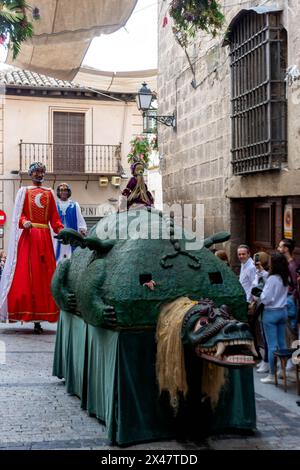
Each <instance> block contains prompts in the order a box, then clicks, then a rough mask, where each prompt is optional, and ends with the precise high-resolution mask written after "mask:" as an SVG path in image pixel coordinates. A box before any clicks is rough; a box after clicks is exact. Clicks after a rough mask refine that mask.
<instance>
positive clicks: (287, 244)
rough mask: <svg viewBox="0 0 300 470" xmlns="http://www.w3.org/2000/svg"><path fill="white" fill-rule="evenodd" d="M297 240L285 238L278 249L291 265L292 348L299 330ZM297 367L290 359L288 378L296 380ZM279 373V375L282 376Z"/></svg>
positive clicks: (288, 330)
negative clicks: (295, 250)
mask: <svg viewBox="0 0 300 470" xmlns="http://www.w3.org/2000/svg"><path fill="white" fill-rule="evenodd" d="M295 245H296V242H295V241H294V240H292V239H291V238H283V239H282V240H280V242H279V244H278V248H277V250H278V251H279V253H282V254H283V255H284V256H285V257H286V259H287V261H288V267H289V289H288V297H287V312H288V319H287V323H286V340H287V346H288V347H289V348H290V347H291V346H292V344H293V342H294V341H295V340H296V339H297V337H298V332H297V313H298V308H299V289H298V285H297V272H296V271H297V267H298V263H297V261H296V260H295V258H294V256H293V253H294V249H295ZM294 369H295V365H294V364H293V362H292V360H291V359H289V360H288V362H287V366H286V371H287V378H288V379H289V380H290V381H295V380H296V377H295V374H294V373H293V372H292V371H293V370H294ZM280 375H281V374H280V373H279V377H280Z"/></svg>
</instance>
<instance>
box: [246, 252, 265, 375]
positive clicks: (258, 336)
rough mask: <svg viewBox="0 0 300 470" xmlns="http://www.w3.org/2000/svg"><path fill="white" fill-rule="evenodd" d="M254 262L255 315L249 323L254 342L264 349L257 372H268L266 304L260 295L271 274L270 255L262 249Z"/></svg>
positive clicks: (253, 293)
mask: <svg viewBox="0 0 300 470" xmlns="http://www.w3.org/2000/svg"><path fill="white" fill-rule="evenodd" d="M253 259H254V264H255V268H256V275H255V279H254V281H253V284H252V290H251V293H252V295H253V304H254V305H253V317H249V324H250V326H251V325H252V329H253V336H254V342H255V346H256V348H257V350H259V348H260V347H261V348H262V349H263V357H262V360H261V362H260V363H259V364H257V369H256V372H258V373H259V374H260V373H267V372H269V352H268V344H267V341H266V337H265V333H264V328H263V324H262V316H263V310H264V306H263V304H262V303H261V301H260V295H261V292H262V289H263V288H264V285H265V283H266V280H267V277H268V275H269V272H268V269H269V255H268V253H266V252H264V251H261V252H259V253H255V255H254V257H253Z"/></svg>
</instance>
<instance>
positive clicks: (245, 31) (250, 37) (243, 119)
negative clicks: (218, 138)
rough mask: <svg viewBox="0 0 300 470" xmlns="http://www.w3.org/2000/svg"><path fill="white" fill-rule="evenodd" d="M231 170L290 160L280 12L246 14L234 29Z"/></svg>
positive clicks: (276, 165)
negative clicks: (288, 154) (288, 155)
mask: <svg viewBox="0 0 300 470" xmlns="http://www.w3.org/2000/svg"><path fill="white" fill-rule="evenodd" d="M230 59H231V60H230V62H231V63H230V65H231V103H232V115H231V119H232V147H231V152H232V166H233V174H235V175H243V174H248V173H254V172H261V171H268V170H280V168H281V164H282V163H283V162H285V161H286V160H287V100H286V89H285V87H286V84H285V81H284V77H285V73H286V66H287V64H286V62H287V37H286V31H285V29H284V28H283V26H282V25H281V24H280V14H279V13H277V12H276V13H274V12H272V13H264V14H257V13H255V12H253V11H251V12H247V13H245V14H244V15H243V16H242V17H241V19H240V20H239V21H238V22H237V23H236V25H235V26H234V28H233V29H232V31H231V32H230Z"/></svg>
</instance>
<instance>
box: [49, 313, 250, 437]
mask: <svg viewBox="0 0 300 470" xmlns="http://www.w3.org/2000/svg"><path fill="white" fill-rule="evenodd" d="M155 356H156V343H155V331H154V330H153V329H143V330H133V329H131V330H129V329H127V330H125V329H120V330H111V329H105V328H100V327H94V326H92V325H89V324H86V323H85V322H84V321H83V320H82V318H81V317H78V316H75V315H71V314H70V313H67V312H64V311H61V314H60V318H59V322H58V328H57V336H56V344H55V353H54V364H53V375H54V376H57V377H59V378H64V379H65V383H66V391H67V392H68V393H70V394H73V395H77V396H78V397H79V398H80V400H81V407H82V408H84V409H86V410H87V412H88V413H89V414H90V415H95V416H96V417H97V418H98V419H99V420H101V421H103V422H104V423H105V426H106V431H107V438H108V440H109V442H111V443H112V444H118V445H130V444H134V443H138V442H146V441H155V440H168V439H176V438H187V439H189V438H190V439H198V438H201V437H203V436H205V435H207V434H209V433H215V432H220V431H222V432H224V431H226V430H230V431H232V430H234V431H237V430H239V431H240V430H247V431H248V430H254V429H255V427H256V412H255V398H254V385H253V371H252V368H250V367H245V368H242V369H230V370H229V375H228V381H227V384H226V387H225V388H224V390H223V391H222V393H221V396H220V400H219V403H218V406H217V408H216V409H215V410H214V411H212V410H211V408H210V406H209V402H208V401H207V400H202V396H201V379H200V378H201V360H199V359H198V358H197V357H196V356H195V355H194V354H193V353H192V352H190V351H186V354H185V356H186V368H187V376H188V377H187V378H188V383H189V393H188V396H187V397H186V398H185V399H184V400H183V399H181V400H180V404H179V409H178V412H177V414H175V413H174V410H173V409H171V407H170V406H169V402H168V396H167V394H166V393H163V394H161V395H160V394H159V391H158V386H157V382H156V376H155Z"/></svg>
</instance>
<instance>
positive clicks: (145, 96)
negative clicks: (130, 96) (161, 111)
mask: <svg viewBox="0 0 300 470" xmlns="http://www.w3.org/2000/svg"><path fill="white" fill-rule="evenodd" d="M152 99H153V94H152V91H151V90H150V88H148V87H147V83H145V82H144V83H143V84H142V88H141V89H140V90H139V91H138V93H137V95H136V104H137V107H138V110H139V111H143V117H145V116H147V111H149V110H150V109H152V108H151V102H152ZM151 119H155V120H156V121H158V122H160V123H161V124H164V125H165V126H169V127H173V129H174V130H176V116H175V113H173V114H172V115H168V116H157V115H156V116H151Z"/></svg>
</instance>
